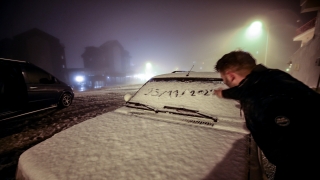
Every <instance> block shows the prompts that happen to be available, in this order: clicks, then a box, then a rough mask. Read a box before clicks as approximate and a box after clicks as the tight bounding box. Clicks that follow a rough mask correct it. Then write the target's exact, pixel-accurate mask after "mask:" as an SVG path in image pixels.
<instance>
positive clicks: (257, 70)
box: [250, 64, 268, 74]
mask: <svg viewBox="0 0 320 180" xmlns="http://www.w3.org/2000/svg"><path fill="white" fill-rule="evenodd" d="M266 70H268V68H266V67H265V66H264V65H262V64H258V65H256V67H254V68H253V70H252V72H251V73H254V72H262V71H266ZM251 73H250V74H251Z"/></svg>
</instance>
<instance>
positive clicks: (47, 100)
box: [23, 64, 61, 109]
mask: <svg viewBox="0 0 320 180" xmlns="http://www.w3.org/2000/svg"><path fill="white" fill-rule="evenodd" d="M23 70H24V77H25V80H26V85H27V90H28V100H29V104H30V106H32V107H35V108H37V109H40V108H45V107H49V106H55V105H56V104H57V102H58V99H59V95H60V92H61V91H60V89H59V87H60V86H59V85H58V84H59V82H58V81H57V79H56V78H55V77H54V76H52V75H51V74H49V73H47V72H46V71H44V70H42V69H41V68H39V67H37V66H34V65H32V64H25V65H24V67H23Z"/></svg>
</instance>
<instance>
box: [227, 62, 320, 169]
mask: <svg viewBox="0 0 320 180" xmlns="http://www.w3.org/2000/svg"><path fill="white" fill-rule="evenodd" d="M222 95H223V97H224V98H229V99H235V100H239V101H240V103H241V107H242V110H243V112H244V115H245V119H246V125H247V128H248V129H249V130H250V132H251V134H252V136H253V138H254V140H255V141H256V143H257V145H258V146H259V148H260V149H261V150H262V151H263V153H264V154H265V156H266V157H267V159H268V160H269V161H270V162H271V163H273V164H275V165H277V164H284V165H285V164H286V163H288V162H290V161H292V159H295V160H297V159H299V160H303V161H305V162H309V160H308V156H309V158H312V156H313V155H314V154H313V152H315V153H316V150H315V145H316V144H317V142H318V141H319V140H318V138H319V133H318V130H317V129H318V128H319V127H318V124H319V121H320V95H319V94H318V93H316V92H315V91H313V90H312V89H310V88H309V87H308V86H306V85H305V84H303V83H302V82H300V81H298V80H297V79H295V78H293V77H292V76H291V75H289V74H288V73H286V72H283V71H280V70H277V69H268V68H266V67H264V66H263V65H257V66H256V67H255V68H254V69H253V71H252V72H251V73H250V74H249V75H248V76H247V77H246V78H245V79H244V80H242V81H241V82H240V84H239V85H238V86H236V87H233V88H230V89H226V90H223V91H222ZM313 146H314V147H313ZM317 154H319V152H317ZM317 156H318V155H317Z"/></svg>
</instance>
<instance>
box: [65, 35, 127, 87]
mask: <svg viewBox="0 0 320 180" xmlns="http://www.w3.org/2000/svg"><path fill="white" fill-rule="evenodd" d="M81 57H82V59H83V64H84V68H83V69H82V70H81V72H82V73H81V74H82V76H85V81H86V84H87V85H88V86H95V87H96V86H98V87H99V86H105V85H106V84H120V83H121V84H122V83H125V81H127V80H128V78H127V76H129V75H130V74H131V69H130V55H129V52H128V51H126V50H125V49H124V48H123V46H122V45H121V44H120V43H119V42H118V41H117V40H112V41H107V42H106V43H104V44H102V45H101V46H99V47H95V46H88V47H86V48H85V51H84V53H83V54H82V55H81ZM69 72H70V73H69V74H70V77H71V78H73V77H75V76H76V74H77V73H78V74H79V73H80V70H79V69H78V70H71V69H70V70H69ZM71 80H72V81H74V79H71Z"/></svg>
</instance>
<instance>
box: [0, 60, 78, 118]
mask: <svg viewBox="0 0 320 180" xmlns="http://www.w3.org/2000/svg"><path fill="white" fill-rule="evenodd" d="M73 97H74V93H73V90H72V88H71V87H70V86H68V85H67V84H66V83H64V82H62V81H60V80H59V79H57V78H56V77H54V76H53V75H51V74H50V73H48V72H46V71H45V70H43V69H41V68H39V67H37V66H36V65H33V64H32V63H30V62H26V61H19V60H12V59H3V58H0V120H8V119H12V118H15V117H18V116H23V115H26V114H30V113H35V112H38V111H42V110H46V109H50V108H56V107H61V108H63V107H68V106H70V105H71V103H72V100H73Z"/></svg>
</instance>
